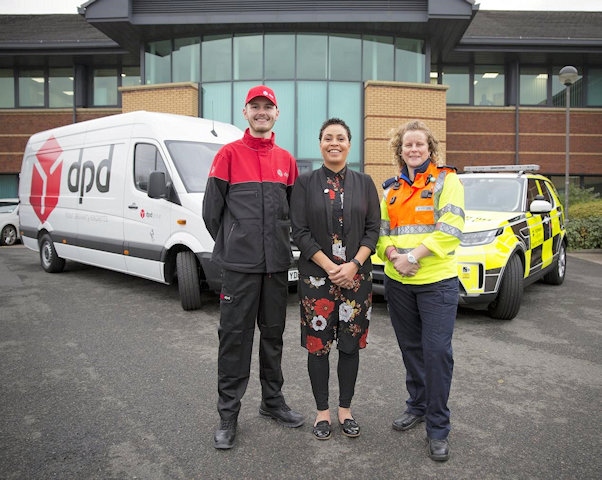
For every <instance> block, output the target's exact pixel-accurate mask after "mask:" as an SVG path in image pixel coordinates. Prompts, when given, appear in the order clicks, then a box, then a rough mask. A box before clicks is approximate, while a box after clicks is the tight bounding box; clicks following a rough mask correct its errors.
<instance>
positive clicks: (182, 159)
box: [165, 140, 221, 193]
mask: <svg viewBox="0 0 602 480" xmlns="http://www.w3.org/2000/svg"><path fill="white" fill-rule="evenodd" d="M165 144H166V145H167V150H169V154H170V155H171V158H172V159H173V161H174V164H175V166H176V170H177V171H178V174H179V175H180V178H181V179H182V181H183V182H184V187H185V188H186V191H187V192H188V193H202V192H204V191H205V186H206V185H207V176H208V175H209V169H210V168H211V164H212V163H213V157H215V154H216V153H217V151H218V150H219V149H220V147H221V145H219V144H215V143H202V142H183V141H177V140H170V141H167V142H165Z"/></svg>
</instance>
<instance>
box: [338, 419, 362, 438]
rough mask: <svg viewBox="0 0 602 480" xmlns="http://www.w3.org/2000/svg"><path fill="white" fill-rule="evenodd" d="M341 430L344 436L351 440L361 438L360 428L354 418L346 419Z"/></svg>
mask: <svg viewBox="0 0 602 480" xmlns="http://www.w3.org/2000/svg"><path fill="white" fill-rule="evenodd" d="M341 430H342V431H343V435H345V436H347V437H351V438H355V437H359V436H360V426H359V425H358V424H357V422H356V421H355V420H354V419H353V418H346V419H345V420H344V421H343V423H341Z"/></svg>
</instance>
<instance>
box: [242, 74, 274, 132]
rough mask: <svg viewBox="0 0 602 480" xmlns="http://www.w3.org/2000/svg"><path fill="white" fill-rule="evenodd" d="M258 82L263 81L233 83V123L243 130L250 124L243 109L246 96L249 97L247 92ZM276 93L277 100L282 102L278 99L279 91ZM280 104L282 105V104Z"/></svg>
mask: <svg viewBox="0 0 602 480" xmlns="http://www.w3.org/2000/svg"><path fill="white" fill-rule="evenodd" d="M258 83H261V82H255V81H253V82H236V83H234V84H233V88H232V101H233V109H234V113H233V121H232V123H233V124H234V125H236V126H237V127H238V128H240V129H241V130H244V129H245V128H247V127H248V126H249V122H247V120H246V119H245V117H244V115H243V114H242V110H243V108H245V98H246V97H247V92H248V91H249V88H251V87H254V86H255V85H257V84H258ZM274 93H276V100H277V101H278V102H279V103H280V99H278V92H274ZM278 106H280V104H279V105H278Z"/></svg>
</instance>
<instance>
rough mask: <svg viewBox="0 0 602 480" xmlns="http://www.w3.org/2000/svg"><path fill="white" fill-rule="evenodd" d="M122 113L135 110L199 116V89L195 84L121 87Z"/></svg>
mask: <svg viewBox="0 0 602 480" xmlns="http://www.w3.org/2000/svg"><path fill="white" fill-rule="evenodd" d="M119 90H120V91H121V104H122V106H123V113H127V112H134V111H136V110H146V111H148V112H165V113H176V114H179V115H189V116H192V117H198V116H199V87H198V85H197V84H196V83H188V82H184V83H165V84H157V85H142V86H136V87H121V88H120V89H119Z"/></svg>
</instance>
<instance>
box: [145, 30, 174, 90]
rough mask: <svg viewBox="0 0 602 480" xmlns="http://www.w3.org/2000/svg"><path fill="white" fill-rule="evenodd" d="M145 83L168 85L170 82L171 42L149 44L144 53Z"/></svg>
mask: <svg viewBox="0 0 602 480" xmlns="http://www.w3.org/2000/svg"><path fill="white" fill-rule="evenodd" d="M144 65H145V69H146V72H145V73H146V75H145V79H146V83H147V84H157V83H169V82H170V81H171V41H169V40H163V41H161V42H151V43H149V44H148V45H147V46H146V51H145V52H144Z"/></svg>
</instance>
